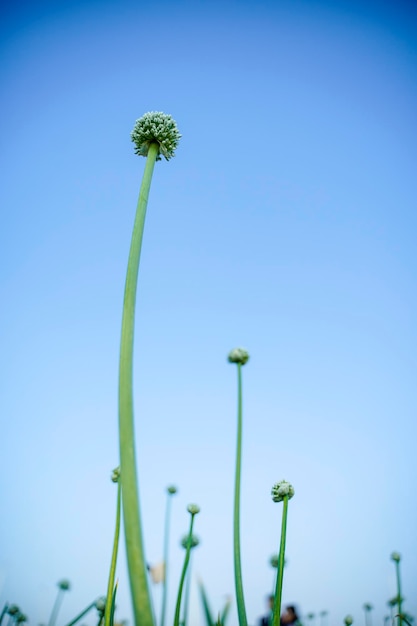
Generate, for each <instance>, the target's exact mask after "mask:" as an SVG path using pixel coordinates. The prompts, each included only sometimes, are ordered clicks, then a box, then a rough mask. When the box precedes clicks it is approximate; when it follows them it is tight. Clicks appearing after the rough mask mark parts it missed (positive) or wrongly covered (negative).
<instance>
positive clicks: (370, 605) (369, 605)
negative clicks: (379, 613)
mask: <svg viewBox="0 0 417 626" xmlns="http://www.w3.org/2000/svg"><path fill="white" fill-rule="evenodd" d="M363 608H364V609H365V611H372V609H373V608H374V607H373V606H372V604H369V603H368V602H366V603H365V604H364V605H363Z"/></svg>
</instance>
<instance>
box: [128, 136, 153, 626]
mask: <svg viewBox="0 0 417 626" xmlns="http://www.w3.org/2000/svg"><path fill="white" fill-rule="evenodd" d="M157 155H158V144H156V143H153V144H151V145H150V147H149V151H148V156H147V159H146V166H145V171H144V174H143V180H142V185H141V188H140V193H139V200H138V204H137V209H136V218H135V224H134V227H133V234H132V242H131V245H130V253H129V261H128V266H127V274H126V285H125V295H124V303H123V320H122V337H121V344H120V365H119V436H120V480H121V484H122V492H123V497H122V504H123V522H124V531H125V540H126V552H127V565H128V571H129V579H130V590H131V594H132V602H133V613H134V619H135V624H136V626H153V617H152V609H151V601H150V594H149V588H148V580H147V575H146V563H145V557H144V550H143V540H142V525H141V518H140V511H139V495H138V481H137V474H136V455H135V443H134V441H135V435H134V424H133V339H134V327H135V303H136V289H137V279H138V271H139V260H140V252H141V247H142V237H143V228H144V224H145V216H146V207H147V204H148V195H149V189H150V185H151V180H152V174H153V169H154V166H155V161H156V157H157Z"/></svg>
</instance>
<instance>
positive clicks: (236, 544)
mask: <svg viewBox="0 0 417 626" xmlns="http://www.w3.org/2000/svg"><path fill="white" fill-rule="evenodd" d="M241 467H242V365H241V363H237V443H236V472H235V499H234V514H233V555H234V565H235V588H236V603H237V613H238V618H239V626H247V623H248V621H247V618H246V609H245V598H244V595H243V583H242V566H241V561H240V474H241Z"/></svg>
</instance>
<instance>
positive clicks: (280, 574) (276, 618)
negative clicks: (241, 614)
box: [272, 496, 288, 626]
mask: <svg viewBox="0 0 417 626" xmlns="http://www.w3.org/2000/svg"><path fill="white" fill-rule="evenodd" d="M282 502H283V508H282V525H281V542H280V546H279V556H278V571H277V584H276V587H275V602H274V612H273V617H272V626H279V624H280V616H281V601H282V582H283V579H284V562H285V539H286V535H287V512H288V496H284V498H283V501H282Z"/></svg>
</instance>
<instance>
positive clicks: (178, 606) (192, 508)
mask: <svg viewBox="0 0 417 626" xmlns="http://www.w3.org/2000/svg"><path fill="white" fill-rule="evenodd" d="M187 511H188V512H189V514H190V515H191V519H190V528H189V530H188V535H187V544H186V552H185V558H184V565H183V567H182V572H181V578H180V584H179V588H178V595H177V603H176V606H175V616H174V626H179V624H180V610H181V599H182V591H183V588H184V582H185V577H186V574H187V568H188V564H189V562H190V555H191V549H192V538H193V526H194V517H195V516H196V515H197V513H199V512H200V507H199V506H198V505H197V504H189V505H188V507H187Z"/></svg>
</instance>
